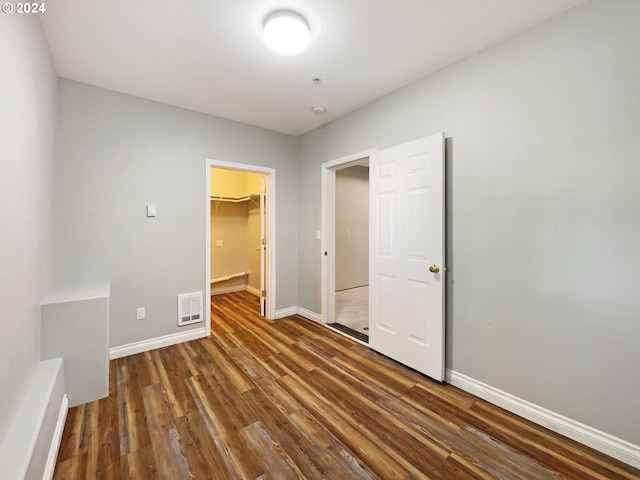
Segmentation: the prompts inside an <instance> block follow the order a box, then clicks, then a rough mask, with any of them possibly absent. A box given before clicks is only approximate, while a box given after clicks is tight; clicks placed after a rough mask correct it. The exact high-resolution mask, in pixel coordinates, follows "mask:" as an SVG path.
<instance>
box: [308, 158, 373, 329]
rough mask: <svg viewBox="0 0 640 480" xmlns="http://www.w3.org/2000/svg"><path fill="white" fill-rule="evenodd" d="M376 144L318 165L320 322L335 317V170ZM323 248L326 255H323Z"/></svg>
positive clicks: (351, 164) (355, 162)
mask: <svg viewBox="0 0 640 480" xmlns="http://www.w3.org/2000/svg"><path fill="white" fill-rule="evenodd" d="M377 151H378V149H377V148H372V149H369V150H365V151H362V152H359V153H354V154H352V155H347V156H346V157H342V158H338V159H336V160H331V161H329V162H325V163H323V164H322V165H321V167H320V168H321V172H322V173H321V177H322V223H321V227H320V228H321V229H322V230H321V231H320V233H321V236H320V238H321V242H320V255H321V258H322V261H321V282H320V283H321V305H320V314H321V318H322V323H323V324H325V325H326V324H327V323H332V322H334V321H335V316H336V312H335V308H336V259H335V251H336V171H337V170H342V169H343V168H349V167H352V166H354V165H358V164H359V162H361V161H362V160H363V159H365V158H367V157H370V156H371V155H373V154H374V153H375V152H377ZM325 252H327V255H325Z"/></svg>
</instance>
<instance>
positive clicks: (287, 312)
mask: <svg viewBox="0 0 640 480" xmlns="http://www.w3.org/2000/svg"><path fill="white" fill-rule="evenodd" d="M297 314H298V307H289V308H281V309H280V310H277V311H276V320H278V319H280V318H284V317H290V316H291V315H297Z"/></svg>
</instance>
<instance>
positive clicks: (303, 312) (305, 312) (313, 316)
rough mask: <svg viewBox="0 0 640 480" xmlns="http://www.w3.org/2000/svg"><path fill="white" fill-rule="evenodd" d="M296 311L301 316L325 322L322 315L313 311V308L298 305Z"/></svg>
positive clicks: (317, 321)
mask: <svg viewBox="0 0 640 480" xmlns="http://www.w3.org/2000/svg"><path fill="white" fill-rule="evenodd" d="M296 313H297V314H298V315H300V316H301V317H304V318H308V319H309V320H313V321H314V322H316V323H320V324H322V323H323V321H322V315H320V314H319V313H316V312H312V311H311V310H307V309H306V308H302V307H296Z"/></svg>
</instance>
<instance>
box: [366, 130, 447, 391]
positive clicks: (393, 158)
mask: <svg viewBox="0 0 640 480" xmlns="http://www.w3.org/2000/svg"><path fill="white" fill-rule="evenodd" d="M369 166H370V207H369V208H370V227H369V228H370V239H369V283H370V287H369V345H370V346H371V348H373V349H374V350H377V351H378V352H380V353H382V354H384V355H387V356H388V357H391V358H393V359H394V360H397V361H399V362H401V363H403V364H405V365H407V366H409V367H411V368H413V369H415V370H418V371H419V372H422V373H424V374H425V375H428V376H430V377H432V378H434V379H436V380H439V381H442V380H443V379H444V285H445V283H444V282H445V278H444V265H443V262H444V220H445V216H444V134H443V133H439V134H436V135H431V136H429V137H425V138H422V139H419V140H416V141H413V142H409V143H405V144H402V145H397V146H395V147H392V148H388V149H385V150H379V151H378V152H376V153H375V154H373V155H371V157H370V165H369Z"/></svg>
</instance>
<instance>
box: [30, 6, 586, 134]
mask: <svg viewBox="0 0 640 480" xmlns="http://www.w3.org/2000/svg"><path fill="white" fill-rule="evenodd" d="M585 1H587V0H535V1H532V0H446V1H445V0H393V1H391V0H188V1H178V0H133V1H132V0H90V1H86V0H85V1H82V0H55V1H54V2H48V3H47V5H46V7H47V12H46V14H44V15H39V17H40V20H41V22H42V25H43V28H44V31H45V35H46V37H47V39H48V41H49V45H50V48H51V52H52V55H53V60H54V64H55V68H56V71H57V73H58V75H59V76H61V77H64V78H69V79H72V80H77V81H80V82H85V83H90V84H93V85H97V86H100V87H104V88H108V89H111V90H115V91H118V92H123V93H127V94H131V95H136V96H139V97H143V98H147V99H150V100H155V101H158V102H163V103H167V104H170V105H176V106H179V107H183V108H188V109H191V110H196V111H199V112H204V113H208V114H212V115H216V116H220V117H224V118H228V119H231V120H237V121H240V122H244V123H248V124H251V125H257V126H260V127H265V128H268V129H271V130H276V131H279V132H283V133H288V134H293V135H300V134H302V133H305V132H307V131H310V130H312V129H314V128H316V127H319V126H321V125H323V124H325V123H328V122H330V121H331V120H334V119H336V118H338V117H341V116H343V115H345V114H347V113H349V112H352V111H354V110H356V109H358V108H360V107H362V106H364V105H366V104H368V103H370V102H372V101H373V100H376V99H378V98H380V97H382V96H384V95H387V94H389V93H391V92H393V91H394V90H397V89H399V88H401V87H403V86H405V85H407V84H409V83H411V82H413V81H415V80H417V79H419V78H421V77H423V76H425V75H427V74H429V73H432V72H434V71H436V70H438V69H440V68H442V67H444V66H446V65H449V64H451V63H454V62H456V61H458V60H460V59H462V58H464V57H466V56H469V55H472V54H473V53H475V52H477V51H479V50H481V49H483V48H486V47H487V46H489V45H492V44H495V43H496V42H499V41H500V40H503V39H505V38H508V37H510V36H512V35H514V34H516V33H518V32H520V31H522V30H524V29H526V28H528V27H531V26H533V25H535V24H537V23H539V22H541V21H543V20H545V19H547V18H550V17H553V16H555V15H558V14H560V13H561V12H563V11H566V10H568V9H570V8H573V7H574V6H576V5H578V4H581V3H584V2H585ZM282 8H286V9H292V10H295V11H297V12H299V13H300V14H302V15H303V16H304V17H305V18H306V19H307V21H308V22H309V24H310V26H311V30H312V44H311V46H310V47H309V48H308V49H307V50H306V51H305V52H303V53H302V54H300V55H298V56H294V57H282V56H278V55H276V54H274V53H272V52H271V51H270V50H268V49H267V48H266V46H265V45H264V44H263V43H262V40H261V37H260V29H261V24H262V22H263V21H264V18H265V16H267V15H268V14H269V13H271V12H273V11H274V10H279V9H282ZM314 77H318V78H320V79H321V81H320V83H318V84H315V83H314V82H313V81H312V79H313V78H314ZM314 105H323V106H325V107H326V110H327V111H326V113H324V114H320V115H318V114H315V113H313V112H312V111H311V107H312V106H314Z"/></svg>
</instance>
